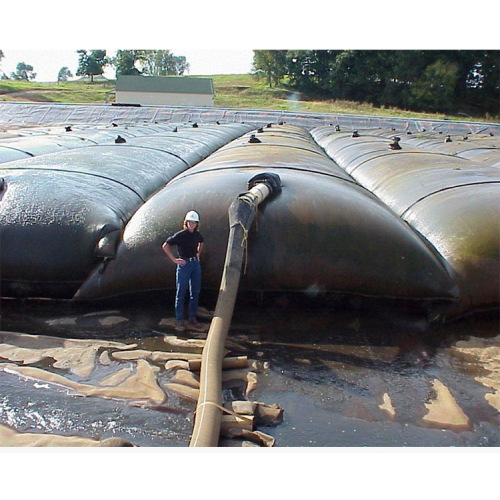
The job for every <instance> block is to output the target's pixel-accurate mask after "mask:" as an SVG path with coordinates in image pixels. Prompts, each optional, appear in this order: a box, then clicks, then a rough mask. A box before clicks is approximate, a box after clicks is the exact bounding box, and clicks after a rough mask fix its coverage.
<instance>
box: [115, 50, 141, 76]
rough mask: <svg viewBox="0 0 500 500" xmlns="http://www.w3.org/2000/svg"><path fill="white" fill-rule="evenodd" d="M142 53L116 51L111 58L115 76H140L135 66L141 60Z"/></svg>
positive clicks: (137, 51)
mask: <svg viewBox="0 0 500 500" xmlns="http://www.w3.org/2000/svg"><path fill="white" fill-rule="evenodd" d="M142 52H143V51H141V50H118V51H117V52H116V56H115V57H114V58H113V65H114V67H115V70H116V76H118V75H140V74H142V73H141V71H140V70H139V69H138V68H136V66H135V65H136V63H139V62H140V61H141V60H142V58H143V56H142Z"/></svg>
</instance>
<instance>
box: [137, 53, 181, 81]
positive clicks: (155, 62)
mask: <svg viewBox="0 0 500 500" xmlns="http://www.w3.org/2000/svg"><path fill="white" fill-rule="evenodd" d="M142 63H143V68H142V72H143V74H144V75H153V76H167V75H177V76H182V75H183V74H184V73H185V72H186V71H188V70H189V63H188V62H187V60H186V58H185V56H175V55H174V54H173V53H172V52H170V50H144V51H143V60H142Z"/></svg>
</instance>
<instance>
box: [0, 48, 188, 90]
mask: <svg viewBox="0 0 500 500" xmlns="http://www.w3.org/2000/svg"><path fill="white" fill-rule="evenodd" d="M76 53H77V54H78V68H77V70H76V76H87V77H89V78H90V81H91V82H93V81H94V77H95V76H100V75H102V74H104V71H105V70H106V68H107V67H114V68H115V70H116V76H118V75H151V76H167V75H177V76H181V75H183V74H184V73H185V72H186V71H188V70H189V63H188V62H187V60H186V58H185V57H184V56H175V55H174V54H173V53H172V52H171V51H170V50H118V51H117V52H116V55H115V56H113V57H111V56H108V55H107V53H106V50H104V49H98V50H86V49H80V50H77V51H76ZM3 57H5V54H4V53H3V51H2V50H0V63H1V61H2V58H3ZM72 76H73V74H72V73H71V71H70V70H69V69H68V68H67V67H66V66H64V67H62V68H61V69H60V70H59V74H58V76H57V81H58V82H59V81H66V80H67V79H68V78H72ZM0 78H1V79H4V80H25V81H32V80H34V79H35V78H36V73H35V72H34V70H33V66H31V65H29V64H26V63H25V62H20V63H19V64H18V65H17V67H16V71H15V72H12V73H11V74H10V76H8V75H6V74H5V73H3V74H2V75H1V76H0Z"/></svg>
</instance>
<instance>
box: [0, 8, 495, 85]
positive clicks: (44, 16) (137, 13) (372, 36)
mask: <svg viewBox="0 0 500 500" xmlns="http://www.w3.org/2000/svg"><path fill="white" fill-rule="evenodd" d="M68 5H70V4H68V2H67V0H46V1H45V2H36V3H30V5H29V8H28V9H26V10H25V11H23V12H20V10H19V6H18V5H17V4H15V2H9V3H7V4H6V5H3V6H2V23H1V25H2V26H1V30H0V49H1V50H2V51H3V53H4V55H5V57H4V58H3V59H2V61H0V72H4V73H6V74H7V75H10V73H12V72H15V71H16V66H17V64H18V63H19V62H24V63H26V64H29V65H31V66H33V70H34V72H35V73H36V74H37V76H36V81H56V80H57V74H58V73H59V70H60V69H61V68H62V67H63V66H67V67H68V68H69V69H70V71H71V72H72V73H73V74H75V73H76V68H77V65H78V54H77V53H76V50H77V49H80V48H85V49H87V50H91V49H98V48H106V50H107V52H108V54H109V55H113V54H114V53H115V52H116V49H108V48H107V47H118V48H121V49H134V48H141V49H164V50H171V51H172V52H173V53H174V55H177V56H185V57H186V59H187V61H188V62H189V64H190V71H189V74H190V75H193V76H194V75H211V74H232V73H236V74H238V73H240V74H244V73H248V72H250V71H251V66H252V60H253V50H259V49H261V50H262V49H302V50H305V49H498V48H500V47H499V45H500V44H499V39H498V35H497V34H498V26H497V24H498V17H497V16H495V15H489V16H488V15H482V16H481V21H480V25H477V24H476V25H471V19H470V12H469V11H468V9H458V8H455V7H456V6H455V7H453V8H450V6H449V5H448V3H447V2H441V3H438V2H436V1H435V0H420V1H419V3H418V8H416V7H415V4H413V3H410V4H408V5H406V4H401V3H400V4H394V2H392V1H391V2H389V1H387V0H379V1H378V2H364V1H362V2H361V3H359V4H356V6H355V7H353V4H352V3H350V2H328V3H325V2H324V1H318V0H308V2H307V3H306V2H302V3H299V2H297V3H295V4H293V5H292V4H290V2H289V1H286V2H283V1H279V0H275V1H274V2H271V3H267V4H265V5H263V4H261V3H258V2H257V3H247V2H245V3H235V2H234V1H232V0H217V1H216V2H215V3H214V2H197V3H192V2H174V3H172V2H164V3H159V2H158V1H157V0H141V2H140V3H138V4H131V3H126V2H125V3H116V2H111V3H110V4H103V3H102V0H86V1H85V3H84V4H79V5H78V10H71V9H70V8H69V7H68ZM494 5H495V4H494V2H493V0H484V1H483V4H482V9H483V11H484V12H489V11H491V12H493V9H494ZM132 6H133V7H134V9H133V10H131V8H130V7H132ZM68 47H69V48H68ZM114 73H115V72H114V69H112V68H111V69H110V70H108V72H107V74H106V75H105V76H109V77H111V78H114V77H115V74H114Z"/></svg>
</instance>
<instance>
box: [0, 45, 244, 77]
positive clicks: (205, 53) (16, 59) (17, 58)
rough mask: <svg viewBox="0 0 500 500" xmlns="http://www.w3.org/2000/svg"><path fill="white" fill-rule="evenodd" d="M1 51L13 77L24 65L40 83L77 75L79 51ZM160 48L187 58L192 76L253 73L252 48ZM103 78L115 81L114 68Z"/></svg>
mask: <svg viewBox="0 0 500 500" xmlns="http://www.w3.org/2000/svg"><path fill="white" fill-rule="evenodd" d="M0 48H1V49H2V51H3V53H4V58H3V59H2V60H1V61H0V73H2V72H3V73H6V74H7V75H10V74H11V73H13V72H15V71H16V66H17V64H18V63H20V62H24V63H26V64H29V65H30V66H33V72H34V73H36V78H35V81H37V82H55V81H57V75H58V73H59V70H60V69H61V68H62V67H64V66H67V67H68V68H69V70H70V71H71V73H72V74H73V76H75V75H76V70H77V67H78V54H77V52H76V51H77V50H78V49H76V48H75V49H63V50H61V49H29V48H27V49H16V48H10V49H9V48H6V47H0ZM80 48H82V47H80ZM94 48H100V47H94ZM101 48H102V47H101ZM161 48H163V49H165V50H170V51H171V52H172V53H173V54H174V55H176V56H185V57H186V59H187V62H188V63H189V65H190V68H189V73H187V74H189V75H217V74H245V73H250V71H251V69H252V61H253V50H250V49H206V50H199V49H189V48H187V49H183V48H175V47H172V48H170V47H161ZM87 50H91V49H87ZM106 51H107V54H108V55H110V56H113V55H115V54H116V49H106ZM104 76H106V77H108V78H115V69H114V68H109V69H107V70H106V73H105V74H104Z"/></svg>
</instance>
